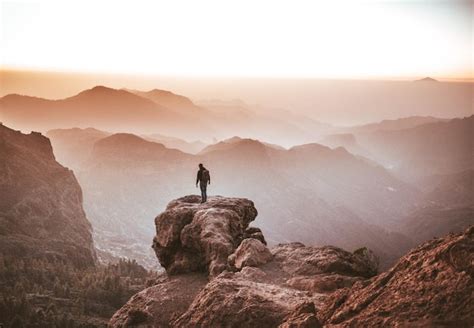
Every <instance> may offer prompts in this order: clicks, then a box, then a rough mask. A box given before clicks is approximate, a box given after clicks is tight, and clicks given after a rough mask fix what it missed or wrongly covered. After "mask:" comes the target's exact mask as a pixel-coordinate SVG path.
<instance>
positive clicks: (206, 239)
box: [109, 196, 474, 328]
mask: <svg viewBox="0 0 474 328" xmlns="http://www.w3.org/2000/svg"><path fill="white" fill-rule="evenodd" d="M199 200H200V198H199V197H198V196H186V197H183V198H180V199H177V200H174V201H172V202H171V203H170V204H169V205H168V207H167V208H166V210H165V211H164V212H163V213H161V214H160V215H159V216H158V217H157V218H156V219H155V224H156V228H157V234H156V236H155V238H154V240H153V248H154V249H155V252H156V255H157V257H158V259H159V261H160V263H161V264H162V266H163V267H164V268H165V269H166V273H163V274H162V275H161V276H160V277H159V278H158V279H157V280H156V281H155V282H154V283H153V285H152V286H151V287H149V288H147V289H145V290H143V291H141V292H140V293H138V294H136V295H135V296H133V297H132V298H131V299H130V300H129V302H128V303H127V304H125V305H124V306H123V307H122V308H121V309H120V310H119V311H117V312H116V313H115V315H114V316H113V317H112V319H111V320H110V323H109V326H110V327H130V326H134V327H135V326H142V327H300V328H302V327H320V326H323V325H324V326H342V327H344V326H359V325H361V326H367V327H370V326H381V325H382V326H386V325H388V326H395V325H397V323H398V322H400V323H402V325H405V324H406V325H408V326H410V325H411V324H412V323H413V324H415V325H417V324H421V325H423V324H425V325H426V324H428V325H429V324H436V323H439V322H441V323H442V324H444V323H448V324H449V323H455V324H460V323H461V324H464V323H470V322H472V321H473V318H472V313H474V309H473V308H472V295H473V293H474V292H473V287H472V286H473V283H472V273H473V259H472V254H473V252H472V250H473V240H472V239H473V237H472V235H473V229H472V228H471V229H470V230H468V231H467V232H465V233H464V234H460V235H452V236H448V237H446V238H443V239H437V240H433V241H430V242H428V243H427V244H425V245H423V246H421V247H420V248H418V249H415V250H414V251H412V252H411V253H409V254H408V255H406V256H405V257H404V258H402V259H401V260H400V261H399V262H398V264H397V265H395V266H394V267H393V268H392V269H391V270H389V271H388V272H385V273H382V274H380V275H378V276H377V275H376V274H377V265H378V263H377V259H376V258H375V256H374V255H373V253H372V252H371V251H370V250H368V249H365V248H363V249H359V250H357V251H355V252H348V251H345V250H343V249H340V248H337V247H333V246H323V247H315V246H311V247H310V246H305V245H303V244H301V243H290V244H281V245H277V246H276V247H274V248H272V249H268V248H267V246H266V243H265V239H264V238H263V234H262V232H261V231H260V230H259V229H258V228H254V227H249V224H250V222H252V221H253V220H254V219H255V218H256V216H257V210H256V209H255V207H254V204H253V203H252V202H251V201H249V200H247V199H240V198H224V197H212V198H210V199H209V201H208V203H205V204H200V203H199ZM404 290H406V291H404ZM441 318H445V319H444V320H445V321H442V319H441ZM440 320H441V321H440ZM411 326H413V325H411Z"/></svg>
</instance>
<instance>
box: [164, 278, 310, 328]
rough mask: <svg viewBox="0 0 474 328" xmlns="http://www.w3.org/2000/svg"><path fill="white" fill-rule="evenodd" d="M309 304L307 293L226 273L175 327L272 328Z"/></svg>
mask: <svg viewBox="0 0 474 328" xmlns="http://www.w3.org/2000/svg"><path fill="white" fill-rule="evenodd" d="M308 302H309V303H311V299H310V297H309V295H308V294H307V293H304V292H301V291H297V290H294V289H292V288H287V287H284V286H278V285H275V284H269V283H261V282H254V281H249V280H246V279H241V278H239V277H238V276H237V275H236V274H233V273H229V272H227V273H223V274H221V275H220V276H218V277H217V278H215V279H214V280H212V281H211V282H210V283H209V284H208V285H207V286H206V287H205V288H204V289H203V290H202V291H201V292H200V293H199V294H198V295H197V296H196V298H195V300H194V301H193V303H192V304H191V306H190V307H189V309H188V310H187V311H186V312H185V313H184V314H183V315H182V316H181V317H180V318H179V319H178V320H176V321H175V322H173V326H175V327H223V326H224V327H272V328H273V327H278V325H280V324H282V323H283V322H284V321H285V318H286V317H287V316H289V315H290V314H291V313H292V312H293V311H294V310H295V309H296V308H297V307H298V306H299V305H301V304H302V303H308Z"/></svg>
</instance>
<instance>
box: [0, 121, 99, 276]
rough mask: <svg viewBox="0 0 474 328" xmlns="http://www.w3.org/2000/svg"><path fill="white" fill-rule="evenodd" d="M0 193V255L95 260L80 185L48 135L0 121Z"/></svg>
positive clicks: (87, 263)
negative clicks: (58, 157)
mask: <svg viewBox="0 0 474 328" xmlns="http://www.w3.org/2000/svg"><path fill="white" fill-rule="evenodd" d="M0 195H1V196H0V256H5V257H14V258H17V259H19V258H30V259H31V258H42V259H44V258H47V259H50V260H59V261H67V262H70V263H72V264H74V265H76V266H77V267H88V266H92V265H94V264H95V261H96V254H95V250H94V247H93V242H92V233H91V230H92V228H91V225H90V223H89V221H88V220H87V218H86V215H85V213H84V210H83V207H82V191H81V188H80V186H79V184H78V182H77V180H76V178H75V176H74V174H73V172H72V171H70V170H68V169H67V168H65V167H63V166H61V165H60V164H59V163H58V162H57V161H56V160H55V158H54V155H53V150H52V148H51V144H50V142H49V140H48V138H46V137H44V136H42V135H41V134H40V133H35V132H32V133H30V134H23V133H21V132H19V131H15V130H12V129H9V128H7V127H6V126H4V125H2V124H0Z"/></svg>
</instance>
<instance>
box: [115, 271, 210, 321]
mask: <svg viewBox="0 0 474 328" xmlns="http://www.w3.org/2000/svg"><path fill="white" fill-rule="evenodd" d="M206 284H207V277H206V275H205V274H203V273H189V274H185V275H174V276H167V275H166V274H163V275H162V276H161V277H160V278H159V279H158V281H157V282H156V284H155V285H154V286H152V287H149V288H147V289H144V290H142V291H141V292H139V293H138V294H135V295H134V296H133V297H132V298H131V299H130V300H129V301H128V302H127V304H125V305H124V306H123V307H122V308H121V309H120V310H118V311H117V312H116V313H115V314H114V316H113V317H112V318H111V319H110V321H109V327H117V328H118V327H136V326H139V325H142V326H143V327H171V326H170V322H171V321H172V320H173V319H176V318H178V317H179V316H181V315H182V314H183V313H184V312H185V311H186V310H187V309H188V307H189V305H190V304H191V303H192V301H193V299H194V297H195V296H196V295H197V294H198V292H199V291H200V290H201V289H202V288H204V286H205V285H206Z"/></svg>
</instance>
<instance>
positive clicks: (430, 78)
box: [415, 76, 439, 82]
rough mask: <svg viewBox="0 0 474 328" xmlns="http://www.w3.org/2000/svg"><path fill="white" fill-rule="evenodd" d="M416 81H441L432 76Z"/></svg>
mask: <svg viewBox="0 0 474 328" xmlns="http://www.w3.org/2000/svg"><path fill="white" fill-rule="evenodd" d="M415 82H439V81H438V80H436V79H433V78H432V77H429V76H427V77H425V78H422V79H419V80H415Z"/></svg>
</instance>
